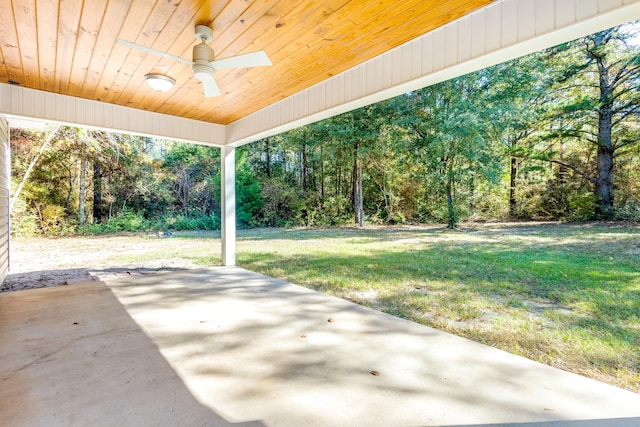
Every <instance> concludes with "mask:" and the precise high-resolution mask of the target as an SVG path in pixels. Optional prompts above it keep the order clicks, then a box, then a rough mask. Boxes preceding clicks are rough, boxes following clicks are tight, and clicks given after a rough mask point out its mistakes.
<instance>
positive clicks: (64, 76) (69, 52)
mask: <svg viewBox="0 0 640 427" xmlns="http://www.w3.org/2000/svg"><path fill="white" fill-rule="evenodd" d="M81 14H82V3H81V2H78V1H64V2H60V6H59V12H58V42H57V49H56V53H57V56H56V74H55V79H56V82H55V88H56V89H55V91H56V92H57V93H61V94H64V95H68V94H69V92H68V88H69V78H70V77H71V66H72V65H73V60H74V58H75V55H77V54H79V53H78V52H76V51H75V46H76V37H77V36H78V27H79V26H80V16H81ZM80 54H81V53H80ZM25 86H26V85H25ZM27 87H29V86H27Z"/></svg>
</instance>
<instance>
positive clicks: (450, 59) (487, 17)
mask: <svg viewBox="0 0 640 427" xmlns="http://www.w3.org/2000/svg"><path fill="white" fill-rule="evenodd" d="M636 19H640V0H499V1H496V2H494V3H491V4H489V5H488V6H486V7H483V8H481V9H478V10H477V11H475V12H473V13H470V14H468V15H465V16H463V17H462V18H460V19H457V20H456V21H453V22H451V23H449V24H447V25H445V26H443V27H440V28H438V29H436V30H434V31H431V32H429V33H427V34H425V35H423V36H421V37H418V38H416V39H414V40H411V41H409V42H407V43H405V44H403V45H401V46H399V47H397V48H395V49H393V50H391V51H388V52H386V53H384V54H382V55H379V56H377V57H375V58H373V59H371V60H369V61H367V62H364V63H362V64H360V65H358V66H356V67H353V68H351V69H349V70H347V71H345V72H343V73H340V74H337V75H336V76H334V77H331V78H330V79H327V80H325V81H323V82H321V83H319V84H317V85H315V86H312V87H310V88H308V89H305V90H303V91H301V92H299V93H297V94H295V95H292V96H290V97H288V98H285V99H283V100H282V101H279V102H277V103H275V104H273V105H271V106H268V107H266V108H263V109H262V110H260V111H257V112H255V113H253V114H251V115H249V116H247V117H244V118H242V119H240V120H237V121H235V122H233V123H231V124H229V125H227V132H226V137H227V141H226V143H227V144H233V145H235V146H240V145H242V144H247V143H250V142H253V141H257V140H258V139H261V138H265V137H268V136H271V135H276V134H278V133H282V132H285V131H287V130H290V129H294V128H297V127H300V126H303V125H305V124H309V123H313V122H316V121H319V120H323V119H325V118H328V117H331V116H335V115H338V114H341V113H344V112H347V111H351V110H354V109H356V108H359V107H362V106H364V105H368V104H372V103H375V102H379V101H382V100H385V99H389V98H392V97H394V96H398V95H402V94H403V93H407V92H409V91H412V90H417V89H420V88H423V87H426V86H429V85H432V84H435V83H439V82H441V81H445V80H448V79H452V78H454V77H458V76H461V75H463V74H467V73H470V72H473V71H476V70H480V69H482V68H486V67H489V66H491V65H495V64H498V63H500V62H504V61H507V60H510V59H513V58H517V57H520V56H523V55H526V54H529V53H532V52H535V51H538V50H541V49H545V48H547V47H551V46H555V45H557V44H560V43H564V42H567V41H569V40H573V39H576V38H579V37H582V36H585V35H588V34H591V33H595V32H597V31H601V30H604V29H606V28H610V27H613V26H615V25H620V24H624V23H626V22H629V21H633V20H636Z"/></svg>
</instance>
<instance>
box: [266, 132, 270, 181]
mask: <svg viewBox="0 0 640 427" xmlns="http://www.w3.org/2000/svg"><path fill="white" fill-rule="evenodd" d="M264 151H265V154H266V156H265V157H266V159H265V160H266V163H267V164H266V172H267V178H271V147H270V146H269V138H266V139H265V140H264Z"/></svg>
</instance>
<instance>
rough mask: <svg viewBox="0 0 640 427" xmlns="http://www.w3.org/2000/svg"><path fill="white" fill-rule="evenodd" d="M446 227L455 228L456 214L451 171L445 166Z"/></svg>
mask: <svg viewBox="0 0 640 427" xmlns="http://www.w3.org/2000/svg"><path fill="white" fill-rule="evenodd" d="M446 192H447V228H451V229H453V228H456V227H457V225H458V216H457V214H456V209H455V206H454V205H453V171H451V169H450V167H447V183H446Z"/></svg>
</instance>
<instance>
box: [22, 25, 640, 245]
mask: <svg viewBox="0 0 640 427" xmlns="http://www.w3.org/2000/svg"><path fill="white" fill-rule="evenodd" d="M639 33H640V32H639V31H638V23H632V24H627V25H625V26H621V27H616V28H612V29H609V30H606V31H603V32H600V33H596V34H594V35H591V36H588V37H584V38H581V39H578V40H575V41H572V42H569V43H566V44H563V45H560V46H557V47H554V48H551V49H547V50H545V51H542V52H538V53H535V54H532V55H528V56H525V57H522V58H518V59H516V60H512V61H509V62H506V63H503V64H500V65H497V66H494V67H491V68H487V69H484V70H481V71H478V72H474V73H471V74H468V75H465V76H461V77H458V78H455V79H452V80H449V81H445V82H442V83H439V84H436V85H433V86H429V87H427V88H424V89H421V90H417V91H413V92H410V93H406V94H404V95H402V96H399V97H396V98H393V99H390V100H387V101H384V102H380V103H377V104H373V105H369V106H366V107H363V108H360V109H358V110H355V111H352V112H349V113H345V114H342V115H340V116H336V117H333V118H330V119H327V120H324V121H321V122H317V123H313V124H310V125H307V126H304V127H301V128H298V129H294V130H292V131H289V132H286V133H283V134H280V135H276V136H272V137H269V138H266V139H263V140H261V141H258V142H255V143H253V144H249V145H246V146H243V147H240V148H238V149H237V150H236V155H237V157H236V197H237V203H236V205H237V212H236V213H237V218H238V225H239V226H241V227H264V226H269V227H280V226H297V225H304V226H332V225H342V224H358V225H362V224H363V223H365V222H367V223H374V224H401V223H425V222H442V223H447V224H448V225H449V226H450V227H455V226H456V224H457V223H458V222H459V221H460V220H467V219H473V220H492V219H558V220H589V219H621V220H631V221H640V107H639V105H640V89H639V88H640V53H639V50H640V46H639V44H638V40H639V37H640V34H639ZM11 155H12V187H13V188H12V194H13V195H12V207H11V209H12V233H13V234H14V235H33V234H72V233H97V232H109V231H120V230H151V229H156V230H157V229H218V228H219V226H220V152H219V149H217V148H213V147H206V146H200V145H193V144H187V143H178V142H167V141H160V140H154V139H151V138H144V137H139V136H131V135H123V134H116V133H107V132H102V131H97V130H88V129H78V128H70V127H65V126H49V127H48V128H47V130H46V131H44V132H38V131H30V130H22V129H11Z"/></svg>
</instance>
